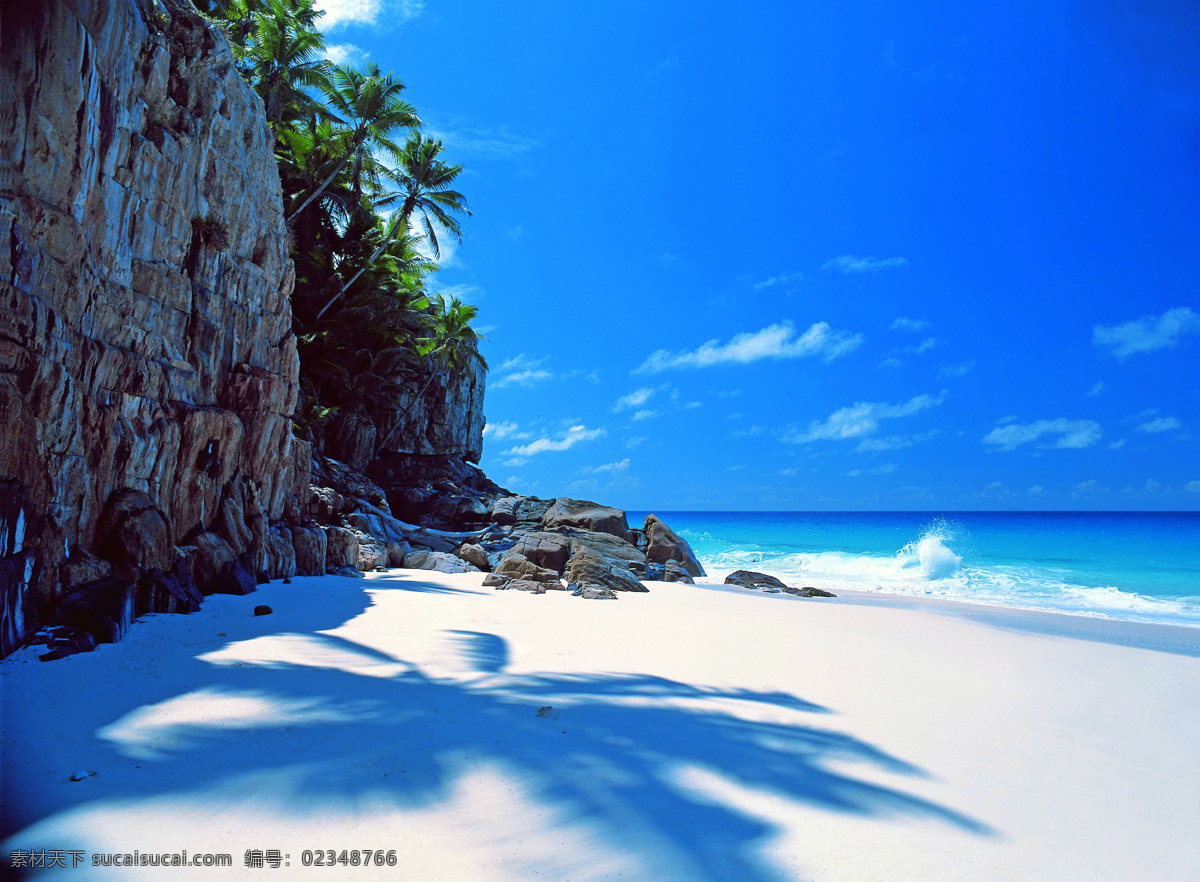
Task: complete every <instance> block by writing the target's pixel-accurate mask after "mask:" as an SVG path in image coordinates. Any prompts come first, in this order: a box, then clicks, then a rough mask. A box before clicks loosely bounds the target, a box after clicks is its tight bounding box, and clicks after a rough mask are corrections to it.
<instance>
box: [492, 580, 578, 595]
mask: <svg viewBox="0 0 1200 882" xmlns="http://www.w3.org/2000/svg"><path fill="white" fill-rule="evenodd" d="M504 588H505V589H506V590H509V591H528V592H530V593H531V594H545V593H546V590H547V589H554V590H556V591H562V590H565V589H563V586H562V583H561V582H553V583H550V582H531V581H529V580H528V579H513V580H512V581H510V582H509V583H508V584H507V585H505V586H504Z"/></svg>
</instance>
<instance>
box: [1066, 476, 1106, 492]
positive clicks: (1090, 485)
mask: <svg viewBox="0 0 1200 882" xmlns="http://www.w3.org/2000/svg"><path fill="white" fill-rule="evenodd" d="M1072 489H1073V490H1074V491H1075V492H1076V493H1091V492H1093V491H1095V490H1099V489H1100V482H1099V481H1097V480H1096V479H1095V478H1092V479H1091V480H1090V481H1080V482H1079V483H1078V484H1076V485H1075V486H1074V487H1073V488H1072Z"/></svg>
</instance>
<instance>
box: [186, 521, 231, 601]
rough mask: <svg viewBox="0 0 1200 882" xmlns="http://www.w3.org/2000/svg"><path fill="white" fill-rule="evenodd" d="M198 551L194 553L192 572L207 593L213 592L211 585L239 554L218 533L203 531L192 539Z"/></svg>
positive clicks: (197, 582) (201, 588) (202, 589)
mask: <svg viewBox="0 0 1200 882" xmlns="http://www.w3.org/2000/svg"><path fill="white" fill-rule="evenodd" d="M192 546H194V547H195V549H196V551H195V553H194V554H192V573H193V575H194V576H195V579H196V584H197V585H198V586H199V587H200V590H201V591H202V592H204V593H205V594H212V593H214V592H213V591H211V590H209V587H208V586H209V585H210V584H211V583H212V582H213V580H214V579H216V577H217V575H218V574H219V573H220V572H222V571H223V570H225V569H226V568H227V567H229V566H231V565H232V564H233V562H234V560H235V559H236V558H237V555H236V554H234V553H233V549H232V548H230V547H229V543H228V542H226V541H225V540H224V539H222V538H221V537H220V536H218V535H217V534H216V533H201V534H199V535H198V536H196V538H195V539H193V540H192Z"/></svg>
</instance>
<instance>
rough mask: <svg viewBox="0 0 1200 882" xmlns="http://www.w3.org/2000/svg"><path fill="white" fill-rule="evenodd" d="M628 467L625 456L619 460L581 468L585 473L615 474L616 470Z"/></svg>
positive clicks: (622, 470) (625, 469)
mask: <svg viewBox="0 0 1200 882" xmlns="http://www.w3.org/2000/svg"><path fill="white" fill-rule="evenodd" d="M628 469H629V457H625V458H624V459H623V460H621V461H620V462H609V463H605V464H604V465H598V466H591V467H590V468H584V469H582V472H583V473H584V474H585V475H604V474H612V475H615V474H617V473H618V472H624V471H627V470H628Z"/></svg>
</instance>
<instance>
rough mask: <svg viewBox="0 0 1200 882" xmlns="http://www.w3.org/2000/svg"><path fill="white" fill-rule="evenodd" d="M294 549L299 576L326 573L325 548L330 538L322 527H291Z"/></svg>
mask: <svg viewBox="0 0 1200 882" xmlns="http://www.w3.org/2000/svg"><path fill="white" fill-rule="evenodd" d="M290 529H291V534H292V551H293V552H294V553H295V560H296V575H297V576H323V575H325V550H326V547H327V543H328V541H329V540H328V539H327V538H326V535H325V531H324V530H322V529H321V528H320V527H291V528H290Z"/></svg>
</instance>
